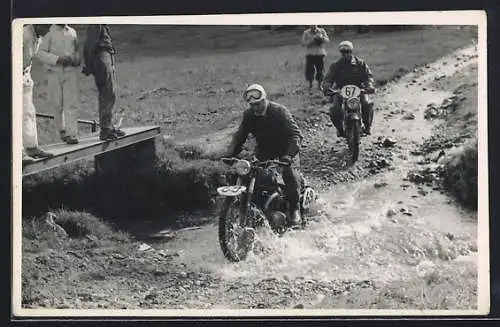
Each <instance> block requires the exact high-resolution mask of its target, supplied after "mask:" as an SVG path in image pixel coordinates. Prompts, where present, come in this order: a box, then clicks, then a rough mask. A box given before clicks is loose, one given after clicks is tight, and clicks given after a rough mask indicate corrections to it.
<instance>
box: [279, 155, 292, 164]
mask: <svg viewBox="0 0 500 327" xmlns="http://www.w3.org/2000/svg"><path fill="white" fill-rule="evenodd" d="M279 160H280V161H282V162H286V163H288V164H291V163H292V158H291V157H290V156H289V155H285V156H281V157H280V159H279Z"/></svg>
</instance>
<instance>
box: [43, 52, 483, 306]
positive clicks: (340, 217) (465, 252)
mask: <svg viewBox="0 0 500 327" xmlns="http://www.w3.org/2000/svg"><path fill="white" fill-rule="evenodd" d="M476 62H477V59H476V56H475V52H474V49H473V48H467V49H464V50H461V51H458V52H456V53H454V54H452V55H450V56H447V57H445V58H443V59H441V60H440V61H438V62H436V63H433V64H430V65H427V66H426V67H422V68H418V69H416V70H415V71H414V72H413V73H410V74H408V75H406V76H404V77H403V78H402V79H401V80H400V81H399V82H397V83H393V84H390V85H387V86H386V87H384V88H383V89H381V90H380V91H379V92H378V93H377V96H376V98H375V102H376V107H377V111H376V116H375V122H374V131H373V135H371V136H369V137H366V138H363V139H362V150H361V154H360V160H359V162H357V163H356V164H355V165H354V166H353V167H349V166H347V165H346V163H345V162H344V158H345V153H344V150H345V149H346V146H345V145H344V144H343V143H342V142H337V139H336V137H335V136H334V133H335V132H334V129H333V128H332V127H330V126H328V125H329V121H328V119H327V117H326V116H325V115H323V114H321V113H320V112H319V110H318V104H319V103H320V98H319V97H317V96H315V95H312V96H311V98H310V99H309V100H310V101H311V105H310V111H309V112H307V111H306V112H304V113H303V115H302V114H300V113H298V115H299V118H300V119H301V124H302V126H303V127H304V128H305V131H306V140H307V144H306V147H305V149H304V151H303V153H304V154H303V157H302V158H303V159H302V160H303V167H304V172H305V173H306V174H307V176H308V178H309V179H310V181H311V182H312V183H313V184H315V185H317V187H318V189H320V190H321V194H320V199H319V201H318V203H317V204H316V206H315V208H314V212H313V214H312V216H311V217H310V219H311V221H310V224H309V226H308V228H307V229H306V230H302V231H296V232H290V233H288V234H286V235H285V236H284V237H282V238H279V239H278V238H275V237H272V236H269V235H258V238H259V241H261V243H260V244H263V247H257V248H258V249H260V252H259V251H257V252H256V253H252V254H251V255H250V257H249V258H248V259H247V260H246V261H245V262H241V263H237V264H233V263H229V262H227V261H226V260H225V259H224V258H223V256H222V253H221V251H220V248H219V246H218V240H217V228H216V225H215V224H209V225H205V226H203V227H201V228H198V229H189V230H185V231H178V232H176V233H175V237H173V238H172V239H170V240H165V241H164V242H158V243H154V244H153V243H151V244H150V245H152V246H153V247H154V249H151V250H146V251H138V250H136V249H135V250H134V251H132V253H130V252H129V255H128V256H127V257H124V256H122V257H121V258H116V256H112V255H111V252H113V251H112V250H110V252H109V253H107V254H101V255H99V256H98V257H99V259H96V260H90V261H88V263H87V268H86V269H87V270H89V271H94V272H95V271H98V272H100V275H99V273H98V274H97V275H99V276H101V277H100V278H97V277H96V276H97V275H96V274H94V275H92V276H94V277H92V276H90V275H89V273H87V275H89V276H88V277H89V278H88V280H87V282H85V281H82V280H81V279H78V278H79V277H77V276H80V275H78V274H76V275H75V272H74V271H73V275H71V274H70V277H64V278H66V279H65V280H66V281H68V280H69V281H70V282H66V283H63V285H61V282H62V281H61V278H63V277H60V278H59V279H57V278H56V279H54V280H53V281H51V283H55V284H53V285H52V286H55V285H57V286H58V287H57V288H54V287H52V288H51V286H50V285H46V287H47V289H50V290H51V292H48V293H47V294H51V296H52V298H51V300H49V299H45V300H43V299H42V300H40V301H39V302H40V303H42V305H48V306H56V307H57V306H59V307H62V308H65V307H66V308H68V307H71V308H73V307H77V308H128V309H133V308H155V309H159V308H197V309H207V308H212V309H215V308H222V309H228V308H229V309H237V308H241V309H244V308H278V309H279V308H293V307H297V308H384V309H392V308H412V309H423V308H427V309H429V308H432V309H442V308H447V309H450V308H461V309H465V308H475V305H476V300H477V299H476V296H477V285H476V283H475V282H474V281H475V280H476V279H477V263H476V253H477V245H476V239H477V223H476V221H477V217H476V216H477V214H476V213H470V212H466V211H464V210H461V209H459V208H458V207H457V206H456V205H455V204H454V203H452V202H451V201H450V199H449V197H447V196H446V195H444V194H442V192H440V191H439V190H437V189H434V188H433V186H432V185H431V184H429V185H425V184H415V183H412V182H411V181H409V180H408V179H407V176H408V173H409V172H411V171H412V170H414V169H417V168H418V169H423V168H425V167H426V166H425V165H421V164H420V162H421V161H422V160H423V157H422V156H415V155H412V153H415V151H417V150H418V149H419V146H420V145H421V144H422V142H423V141H424V139H426V138H428V137H430V136H431V135H432V128H433V127H434V126H435V125H436V124H437V123H436V122H434V123H433V122H429V121H428V120H426V119H424V111H425V110H426V108H427V106H428V104H429V103H431V102H433V103H436V104H437V105H439V104H441V103H442V102H443V100H445V99H447V98H449V97H450V96H451V95H452V91H453V89H450V88H448V89H443V87H437V85H436V77H437V80H438V81H439V80H442V79H453V78H455V77H454V76H455V75H454V74H455V73H457V74H460V73H463V72H466V73H467V74H468V73H469V70H470V69H471V67H472V66H473V65H474V64H475V63H476ZM324 109H325V108H323V110H324ZM409 113H413V114H414V117H412V119H404V118H403V117H405V116H406V115H407V114H409ZM300 115H302V117H300ZM304 116H306V117H309V119H308V120H307V121H302V118H303V117H304ZM226 133H227V131H223V132H219V133H218V135H219V136H220V139H221V140H222V139H223V138H224V134H226ZM216 136H217V135H213V136H210V137H211V138H212V140H213V139H215V138H216ZM388 137H390V138H391V139H392V141H393V142H394V143H395V144H394V146H392V147H384V146H383V145H382V143H383V141H384V140H385V139H386V138H388ZM104 257H107V258H108V259H106V260H104V259H103V258H104ZM94 258H96V257H94ZM70 264H71V263H68V265H70ZM64 278H63V280H64ZM47 280H48V278H47ZM471 281H472V282H471ZM65 294H70V296H65ZM49 297H50V296H49ZM44 301H45V302H46V303H45V304H43V303H44Z"/></svg>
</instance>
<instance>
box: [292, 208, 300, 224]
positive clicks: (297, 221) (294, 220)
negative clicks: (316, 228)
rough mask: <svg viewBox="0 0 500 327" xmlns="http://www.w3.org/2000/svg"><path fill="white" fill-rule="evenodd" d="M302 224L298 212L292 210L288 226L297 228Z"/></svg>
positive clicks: (297, 210)
mask: <svg viewBox="0 0 500 327" xmlns="http://www.w3.org/2000/svg"><path fill="white" fill-rule="evenodd" d="M301 223H302V217H301V215H300V210H299V209H295V210H292V212H291V216H290V225H291V226H298V225H300V224H301Z"/></svg>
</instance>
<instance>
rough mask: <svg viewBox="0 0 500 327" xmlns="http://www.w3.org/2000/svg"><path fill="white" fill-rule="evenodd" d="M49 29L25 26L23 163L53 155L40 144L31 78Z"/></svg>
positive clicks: (40, 26) (38, 26)
mask: <svg viewBox="0 0 500 327" xmlns="http://www.w3.org/2000/svg"><path fill="white" fill-rule="evenodd" d="M47 31H48V29H47V28H46V27H45V26H43V25H31V24H29V25H24V26H23V164H26V163H31V162H34V161H35V160H36V159H41V158H50V157H52V156H53V155H52V154H51V153H48V152H45V151H43V150H42V149H40V148H39V146H38V133H37V126H36V109H35V105H34V104H33V84H34V83H33V79H32V78H31V64H32V62H33V58H34V57H35V56H37V53H38V48H39V47H40V42H41V39H42V36H43V35H45V34H46V33H47ZM61 60H62V59H61Z"/></svg>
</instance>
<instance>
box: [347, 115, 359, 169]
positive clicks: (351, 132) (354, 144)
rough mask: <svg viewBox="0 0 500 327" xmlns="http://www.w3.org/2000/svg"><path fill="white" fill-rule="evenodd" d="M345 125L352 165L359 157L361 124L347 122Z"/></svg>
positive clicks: (351, 121) (353, 121) (356, 121)
mask: <svg viewBox="0 0 500 327" xmlns="http://www.w3.org/2000/svg"><path fill="white" fill-rule="evenodd" d="M346 125H347V126H346V137H347V146H348V148H349V155H350V159H351V164H354V163H355V162H356V161H357V160H358V157H359V142H360V141H359V139H360V133H361V124H360V122H359V120H349V121H347V124H346Z"/></svg>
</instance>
